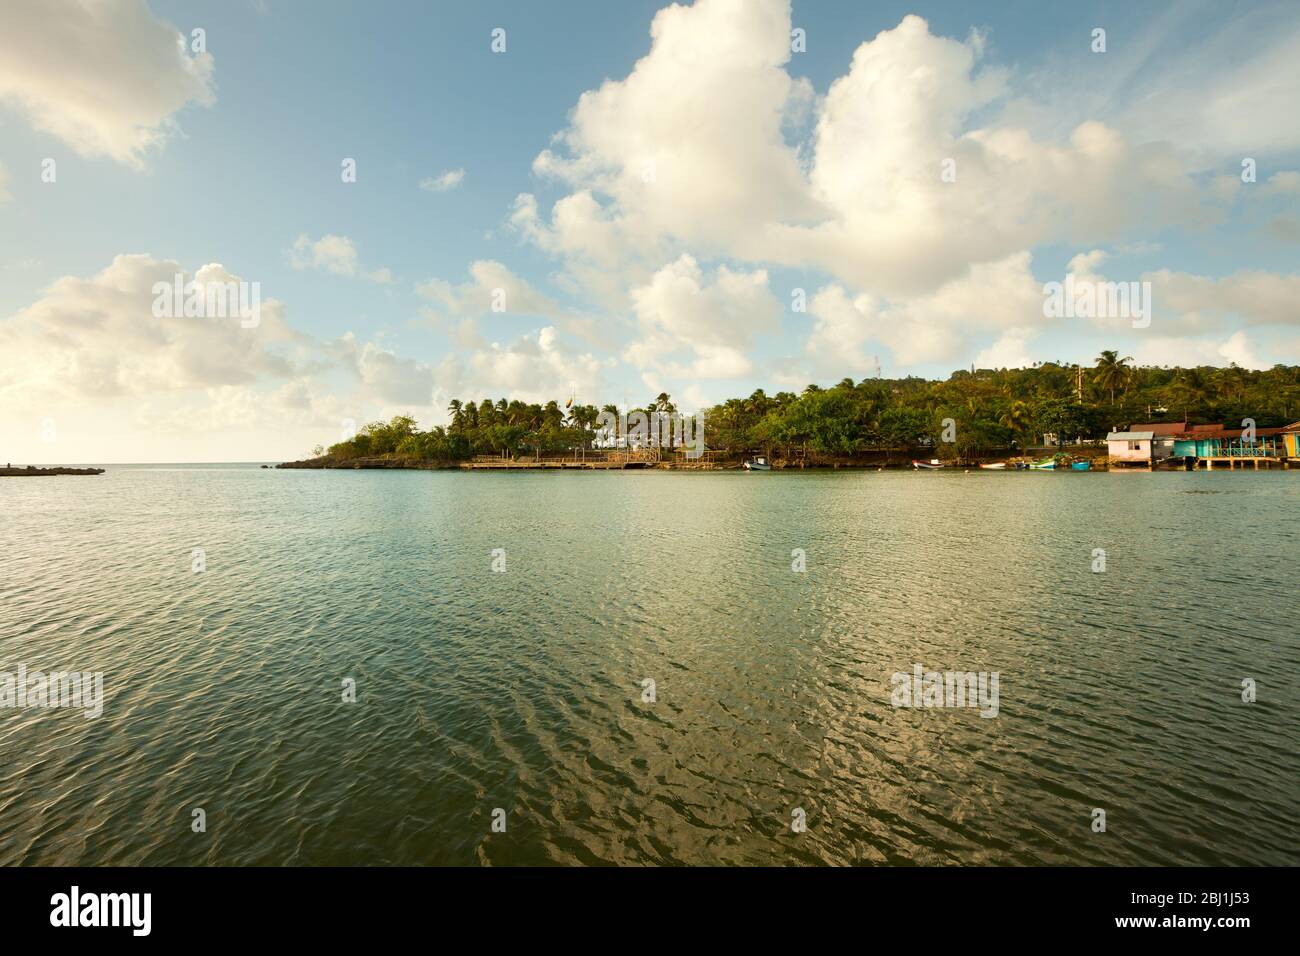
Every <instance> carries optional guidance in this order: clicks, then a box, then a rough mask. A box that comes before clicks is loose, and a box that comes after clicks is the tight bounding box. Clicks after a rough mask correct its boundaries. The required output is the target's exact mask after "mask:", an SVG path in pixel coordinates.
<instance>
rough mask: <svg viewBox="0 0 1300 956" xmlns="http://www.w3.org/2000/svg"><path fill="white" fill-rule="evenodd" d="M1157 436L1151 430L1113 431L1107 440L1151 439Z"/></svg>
mask: <svg viewBox="0 0 1300 956" xmlns="http://www.w3.org/2000/svg"><path fill="white" fill-rule="evenodd" d="M1155 437H1156V436H1155V435H1153V434H1152V433H1151V432H1111V433H1110V434H1109V435H1107V436H1106V441H1150V440H1151V439H1153V438H1155Z"/></svg>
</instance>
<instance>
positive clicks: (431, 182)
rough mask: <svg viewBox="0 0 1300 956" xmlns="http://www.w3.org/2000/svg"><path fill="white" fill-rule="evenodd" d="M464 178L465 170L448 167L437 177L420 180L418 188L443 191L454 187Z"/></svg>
mask: <svg viewBox="0 0 1300 956" xmlns="http://www.w3.org/2000/svg"><path fill="white" fill-rule="evenodd" d="M464 179H465V170H463V169H449V170H447V171H446V172H445V173H443V174H442V175H440V176H437V177H433V176H430V177H427V178H425V179H421V180H420V188H421V189H423V190H424V191H425V192H430V193H445V192H448V191H450V190H452V189H455V188H456V187H457V186H459V185H460V184H461V182H462V181H464Z"/></svg>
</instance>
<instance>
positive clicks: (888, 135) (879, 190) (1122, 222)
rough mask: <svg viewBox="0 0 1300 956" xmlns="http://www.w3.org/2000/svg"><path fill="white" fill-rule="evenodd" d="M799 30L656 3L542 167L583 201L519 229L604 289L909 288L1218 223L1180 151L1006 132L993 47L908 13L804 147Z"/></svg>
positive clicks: (741, 4)
mask: <svg viewBox="0 0 1300 956" xmlns="http://www.w3.org/2000/svg"><path fill="white" fill-rule="evenodd" d="M790 25H791V24H790V10H789V4H788V2H786V0H699V2H697V3H696V4H695V5H693V6H691V7H684V6H671V7H668V8H665V9H664V10H661V11H660V12H659V13H658V14H657V15H656V16H655V18H654V21H653V24H652V27H651V37H652V42H651V49H650V52H649V54H648V55H647V56H646V57H644V58H643V59H641V60H640V61H638V62H637V64H636V66H635V67H634V68H633V70H632V72H631V73H630V74H629V75H628V76H627V77H626V78H624V79H622V80H616V81H614V80H611V81H607V82H606V83H605V84H604V85H602V86H601V87H600V88H599V89H597V90H592V91H589V92H587V93H584V94H583V95H582V97H581V98H580V99H579V101H578V104H577V106H576V107H575V108H574V110H573V113H572V116H571V119H570V122H569V125H568V126H567V127H566V128H565V129H564V130H562V131H561V132H560V133H559V134H558V135H557V146H556V147H555V148H554V149H548V150H546V151H544V152H542V153H541V154H540V155H539V156H538V157H537V159H536V161H535V162H534V170H535V172H537V173H539V174H541V175H543V176H551V177H555V178H556V179H558V180H559V181H561V182H562V183H564V184H567V185H569V186H571V187H573V188H572V191H571V192H570V193H569V194H568V195H567V196H564V197H562V198H561V199H560V200H558V201H557V202H556V203H555V204H554V205H553V206H552V208H551V210H550V215H549V218H548V217H547V216H545V215H543V214H542V213H541V211H540V209H539V206H538V203H537V200H536V198H535V197H534V196H532V195H531V194H523V195H521V196H520V197H519V198H518V199H517V200H516V205H515V209H514V211H513V214H512V217H511V222H512V223H513V225H514V226H515V227H516V228H517V229H518V230H519V231H520V232H521V234H523V235H524V236H526V237H527V238H529V239H530V240H531V241H533V242H534V243H536V244H537V245H539V246H540V247H542V248H544V249H546V250H547V251H549V252H552V253H554V254H556V255H559V256H561V257H562V258H564V259H565V261H566V267H567V269H568V272H569V274H570V275H571V276H572V277H573V278H574V279H575V280H576V281H578V282H581V283H587V282H590V283H591V285H592V286H593V287H594V289H595V291H596V292H598V293H601V294H608V293H609V292H610V291H611V289H610V285H609V282H608V272H609V270H610V269H611V268H613V269H615V270H616V271H617V272H618V273H619V274H620V275H623V276H626V277H627V278H628V281H627V283H626V286H629V287H630V286H631V285H635V284H637V283H639V282H641V281H644V274H645V273H646V272H647V271H650V272H652V271H653V270H654V269H655V268H658V265H659V264H662V263H663V262H664V261H668V260H670V259H672V258H675V257H676V255H679V254H680V253H681V252H682V251H691V252H692V253H694V254H696V255H704V256H710V257H713V256H725V257H730V258H733V259H738V260H742V261H749V262H763V263H773V264H781V265H788V266H796V267H801V268H811V269H816V270H819V271H822V272H826V273H829V274H831V275H833V276H835V277H837V278H838V279H839V280H840V281H842V282H845V283H847V284H849V285H850V286H853V287H855V288H858V289H870V290H871V291H872V292H875V293H879V294H884V295H892V296H899V295H917V294H920V293H927V292H932V291H934V290H935V289H937V288H938V287H940V286H941V285H943V284H944V283H946V282H948V281H951V280H953V279H956V278H959V277H960V276H962V275H963V274H964V273H966V272H967V271H968V270H969V269H970V268H971V267H972V266H973V265H976V264H978V263H984V262H992V261H997V260H1001V259H1004V258H1005V257H1007V256H1010V255H1012V254H1014V253H1016V252H1020V251H1023V250H1025V249H1028V248H1031V247H1032V246H1033V245H1035V244H1037V243H1041V242H1047V241H1072V242H1099V241H1113V240H1115V239H1118V238H1120V237H1122V236H1124V235H1125V234H1127V233H1129V232H1132V231H1133V230H1135V229H1136V228H1138V227H1141V228H1143V229H1150V228H1151V227H1153V226H1157V225H1168V224H1173V223H1182V224H1202V223H1207V222H1211V221H1213V220H1214V217H1215V216H1217V215H1219V214H1220V213H1219V211H1218V210H1217V209H1216V208H1215V207H1213V206H1212V205H1207V204H1206V199H1205V197H1203V196H1202V194H1201V191H1200V190H1199V188H1198V186H1197V185H1196V183H1195V182H1194V181H1193V179H1192V178H1191V177H1190V176H1189V175H1188V174H1187V172H1186V171H1185V170H1184V169H1183V168H1182V167H1181V165H1180V162H1179V159H1178V157H1177V155H1176V153H1175V151H1174V150H1173V147H1171V146H1170V145H1168V144H1162V143H1146V144H1136V143H1134V142H1131V141H1129V140H1128V139H1126V138H1125V137H1124V136H1123V135H1122V134H1121V133H1119V132H1118V131H1117V130H1115V129H1113V128H1110V127H1108V126H1106V125H1103V124H1102V123H1098V122H1095V121H1084V122H1080V123H1079V124H1078V125H1077V126H1076V127H1075V128H1074V129H1073V130H1072V131H1071V132H1070V133H1069V135H1068V136H1067V137H1066V138H1064V139H1063V140H1059V141H1058V140H1049V141H1041V140H1038V139H1035V138H1034V137H1033V136H1032V135H1031V134H1030V132H1028V131H1027V130H1025V129H1021V128H1017V127H1015V126H1011V125H1007V124H999V123H998V122H997V119H996V117H997V111H996V109H995V107H996V105H997V104H998V103H999V101H1000V100H1001V98H1003V97H1004V96H1005V94H1006V76H1005V74H1004V73H1003V72H1002V71H1000V70H997V69H992V68H988V67H986V66H985V65H984V64H983V62H982V59H983V48H984V44H983V39H982V38H981V37H980V36H979V35H978V34H972V35H971V36H970V37H968V38H966V39H965V40H954V39H951V38H946V37H940V36H936V35H934V34H932V33H931V32H930V29H929V26H928V24H927V23H926V22H925V21H924V20H922V19H921V18H919V17H916V16H908V17H905V18H904V19H903V20H902V21H901V22H900V23H899V24H898V26H897V27H895V28H893V29H891V30H885V31H882V32H881V33H880V34H879V35H877V36H876V37H875V38H873V39H871V40H868V41H866V42H864V43H863V44H861V45H860V46H859V47H858V49H857V51H856V53H855V54H854V57H853V61H852V64H851V65H850V68H849V70H848V72H847V73H846V74H845V75H843V76H841V77H840V78H838V79H837V80H835V81H834V82H833V83H832V84H831V86H830V88H829V90H828V92H827V94H826V96H825V97H824V98H823V99H822V100H820V101H818V102H816V103H815V105H814V106H813V108H812V112H813V115H814V116H815V124H814V132H813V135H812V136H811V138H810V139H808V140H806V141H802V142H801V141H798V137H797V135H796V132H795V127H792V126H791V125H790V123H789V122H788V120H789V119H790V117H791V115H792V114H796V113H798V112H800V111H801V110H802V109H804V108H807V106H808V104H809V102H810V101H811V100H812V94H811V90H810V88H809V87H808V86H807V84H806V82H805V81H802V80H795V79H793V78H792V77H791V76H790V75H789V73H788V72H787V70H786V66H787V61H788V60H789V57H790V53H789V31H790ZM683 71H686V72H688V73H689V74H690V76H691V78H692V81H691V82H690V83H683V82H681V76H682V74H683ZM977 121H982V122H983V125H978V124H977ZM792 139H793V140H794V141H793V142H792V141H791V140H792ZM949 160H950V161H951V165H948V166H945V163H946V161H949ZM945 169H946V170H948V171H951V172H955V178H954V177H952V176H949V177H947V179H948V180H951V181H946V180H945V177H944V175H943V173H944V171H945ZM656 260H657V261H656ZM602 280H603V281H604V283H605V284H604V285H603V286H602V285H601V283H602ZM615 291H616V289H615Z"/></svg>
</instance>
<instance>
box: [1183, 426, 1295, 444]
mask: <svg viewBox="0 0 1300 956" xmlns="http://www.w3.org/2000/svg"><path fill="white" fill-rule="evenodd" d="M1288 430H1289V429H1288V428H1256V429H1255V437H1256V438H1272V437H1273V436H1274V435H1280V434H1282V433H1283V432H1285V431H1288ZM1244 432H1245V429H1244V428H1228V427H1226V426H1224V425H1193V426H1192V429H1191V431H1186V432H1183V433H1182V434H1180V435H1175V436H1174V437H1175V438H1177V439H1179V440H1180V441H1189V440H1192V439H1206V438H1232V439H1239V438H1241V436H1242V434H1243V433H1244Z"/></svg>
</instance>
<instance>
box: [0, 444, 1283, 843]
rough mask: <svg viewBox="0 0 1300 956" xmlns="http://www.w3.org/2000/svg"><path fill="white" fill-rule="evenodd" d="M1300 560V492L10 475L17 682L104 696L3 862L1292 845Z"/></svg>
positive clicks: (38, 782)
mask: <svg viewBox="0 0 1300 956" xmlns="http://www.w3.org/2000/svg"><path fill="white" fill-rule="evenodd" d="M195 548H202V549H203V550H204V552H205V554H206V565H207V570H206V571H205V572H203V573H198V574H196V573H193V571H192V570H191V560H192V557H191V556H192V550H193V549H195ZM497 548H503V549H505V560H506V571H505V573H494V572H493V571H492V569H491V564H492V551H493V549H497ZM796 548H801V549H803V550H804V551H805V552H806V555H807V557H806V561H807V571H806V573H802V574H801V573H794V572H792V570H791V563H792V557H791V552H792V550H793V549H796ZM1096 548H1102V549H1105V551H1106V564H1107V569H1106V571H1105V573H1093V571H1092V564H1093V560H1094V559H1093V550H1094V549H1096ZM1298 572H1300V475H1297V474H1295V473H1272V474H1264V473H1259V474H1255V473H1247V474H1242V473H1236V474H1227V473H1213V474H1156V475H1150V474H1094V475H1073V474H1070V475H1053V474H1039V473H1035V474H1001V475H998V474H973V475H963V474H960V473H932V474H911V473H876V472H838V473H829V474H766V475H758V474H755V475H747V474H743V473H736V474H732V473H718V474H672V473H625V474H600V473H591V474H544V473H533V474H528V473H522V474H460V473H438V472H312V471H283V472H280V471H264V470H259V469H257V468H256V467H255V466H247V465H242V466H241V465H231V466H208V467H203V466H174V467H168V466H133V467H127V466H116V467H110V469H109V472H108V473H107V474H106V475H104V476H102V477H97V478H89V477H86V478H83V477H62V478H32V479H17V478H15V479H0V671H2V670H8V671H13V670H15V669H16V667H17V666H18V665H19V664H26V665H27V667H28V668H29V669H32V670H35V669H44V670H53V669H78V670H98V671H103V672H104V675H105V678H104V679H105V697H106V701H105V705H104V713H103V715H102V716H101V717H99V718H98V719H94V720H88V719H86V718H85V717H84V716H83V714H81V713H79V712H76V711H68V710H34V709H12V708H11V709H4V710H0V863H3V864H204V863H222V864H426V863H428V864H484V863H490V864H521V863H562V864H599V863H622V864H683V863H690V864H707V863H726V864H815V863H831V864H854V863H858V864H904V863H906V864H1139V865H1143V864H1292V865H1294V864H1296V863H1300V849H1298V848H1297V840H1296V834H1297V832H1298V831H1300V828H1298V824H1300V636H1298V634H1297V630H1298V628H1297V621H1298V620H1300V598H1298V597H1297V587H1296V585H1297V580H1298V578H1300V573H1298ZM918 663H919V664H921V665H923V666H924V667H925V668H926V669H927V670H940V671H942V670H952V669H959V670H971V671H989V672H992V671H997V672H998V673H999V709H998V716H997V717H996V718H991V719H986V718H982V717H980V716H979V714H978V713H977V712H976V711H974V710H969V709H964V710H962V709H904V708H894V707H892V706H891V702H890V694H891V690H892V687H891V682H890V678H891V675H892V674H893V673H894V672H896V671H909V672H910V671H911V670H912V668H913V666H914V665H915V664H918ZM1246 677H1250V678H1253V679H1254V680H1255V681H1256V682H1257V687H1258V700H1257V702H1255V703H1253V704H1246V703H1243V701H1242V699H1241V694H1242V689H1241V682H1242V680H1243V678H1246ZM345 678H352V679H353V680H355V681H356V689H357V700H356V702H355V703H347V702H344V700H343V689H342V688H343V681H344V679H345ZM646 678H650V679H652V680H654V681H655V701H654V702H653V703H647V702H644V701H643V699H642V697H643V685H642V682H643V680H645V679H646ZM195 808H202V809H203V810H204V811H205V813H206V820H207V830H206V832H203V833H195V832H193V831H192V827H191V821H192V819H193V810H194V809H195ZM495 808H501V809H502V810H503V811H504V812H505V820H506V831H505V832H504V833H500V832H492V821H493V811H494V809H495ZM1094 808H1101V809H1104V810H1105V811H1106V832H1105V833H1094V832H1093V831H1092V822H1093V810H1094ZM796 810H802V811H804V813H805V814H806V820H807V830H806V832H804V833H794V832H792V830H791V821H792V819H793V816H792V814H794V811H796Z"/></svg>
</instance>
